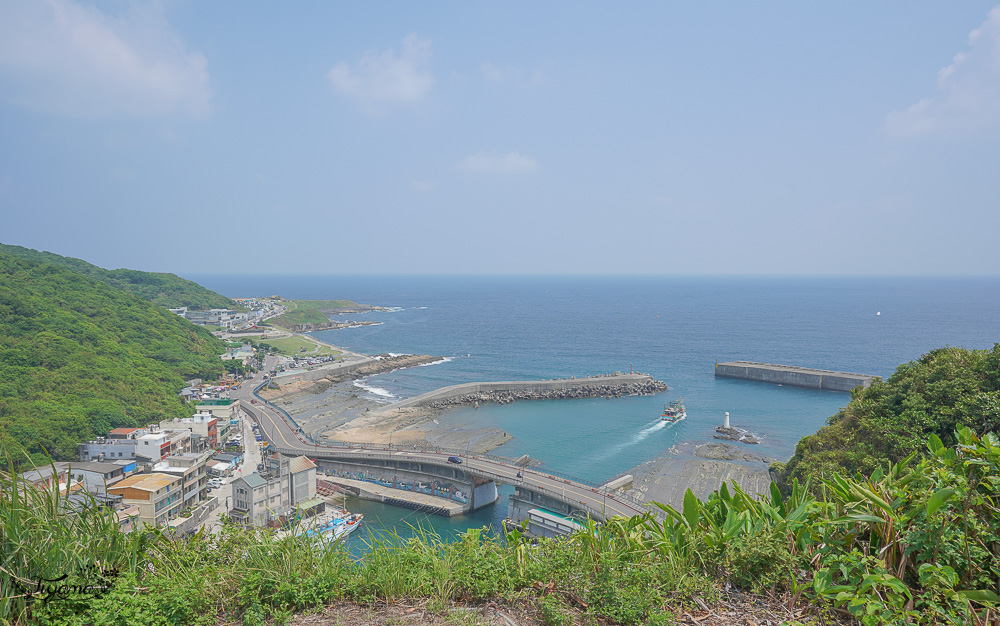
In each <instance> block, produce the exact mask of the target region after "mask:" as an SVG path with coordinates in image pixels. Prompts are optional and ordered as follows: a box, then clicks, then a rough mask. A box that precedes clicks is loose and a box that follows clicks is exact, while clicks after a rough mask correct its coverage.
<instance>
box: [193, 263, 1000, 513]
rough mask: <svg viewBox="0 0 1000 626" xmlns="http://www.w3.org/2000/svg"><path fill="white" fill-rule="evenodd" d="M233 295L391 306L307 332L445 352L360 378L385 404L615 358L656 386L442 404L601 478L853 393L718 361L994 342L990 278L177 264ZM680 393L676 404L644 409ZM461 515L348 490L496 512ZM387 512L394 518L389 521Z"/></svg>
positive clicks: (899, 357)
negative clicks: (227, 271) (452, 272)
mask: <svg viewBox="0 0 1000 626" xmlns="http://www.w3.org/2000/svg"><path fill="white" fill-rule="evenodd" d="M189 278H191V279H192V280H195V281H197V282H199V283H200V284H202V285H204V286H206V287H208V288H209V289H212V290H215V291H217V292H219V293H222V294H224V295H226V296H230V297H248V296H264V295H271V294H279V295H281V296H284V297H286V298H292V299H348V300H354V301H356V302H359V303H365V304H374V305H380V306H385V307H393V310H392V311H389V312H372V313H366V314H360V315H348V316H345V318H344V319H352V320H373V321H377V322H381V323H380V324H378V325H374V326H363V327H358V328H351V329H344V330H337V331H325V332H319V333H316V337H317V338H319V339H321V340H323V341H326V342H329V343H332V344H334V345H337V346H342V347H345V348H348V349H350V350H352V351H355V352H361V353H367V354H378V353H383V352H392V353H417V354H432V355H440V356H445V357H449V358H448V360H447V361H446V362H443V363H439V364H435V365H430V366H425V367H416V368H411V369H407V370H401V371H397V372H392V373H390V374H386V375H382V376H374V377H371V378H370V379H368V380H367V381H365V384H366V385H367V386H368V387H369V388H370V389H371V390H372V397H373V398H374V399H378V400H380V401H383V402H388V401H392V400H394V399H399V398H405V397H409V396H412V395H416V394H419V393H423V392H425V391H430V390H432V389H436V388H438V387H442V386H445V385H452V384H457V383H462V382H470V381H478V380H527V379H541V378H557V377H570V376H586V375H591V374H603V373H609V372H616V371H622V372H628V371H629V370H634V371H639V372H645V373H649V374H652V375H653V376H654V377H655V378H657V379H659V380H663V381H664V382H666V383H667V384H668V385H669V386H670V389H669V391H667V392H666V393H664V394H660V395H658V396H653V397H629V398H621V399H614V400H605V399H600V398H598V399H581V400H562V401H537V402H520V403H514V404H511V405H505V406H491V405H486V406H482V407H481V408H480V409H478V410H475V409H472V408H461V409H456V410H455V412H453V413H452V414H451V415H450V416H449V419H454V420H459V421H462V422H464V423H468V424H470V425H477V424H482V425H484V426H485V425H495V426H498V427H500V428H502V429H503V430H506V431H507V432H508V433H510V434H511V435H513V437H514V439H513V440H511V441H510V442H508V443H507V444H505V445H504V446H502V447H501V448H498V449H497V450H496V453H497V454H503V455H507V456H520V455H522V454H529V455H531V456H532V457H534V458H537V459H541V460H542V461H543V463H544V465H543V467H545V468H549V469H552V470H555V471H559V472H563V473H566V474H570V475H574V476H578V477H581V478H584V479H587V480H591V481H604V480H607V479H609V478H611V477H613V476H615V475H617V474H620V473H622V472H624V471H626V470H628V469H629V468H632V467H634V466H636V465H638V464H640V463H643V462H645V461H649V460H652V459H654V458H656V457H658V456H661V455H662V454H664V453H665V452H666V451H667V449H669V448H670V447H671V446H672V445H674V444H675V443H679V442H682V441H690V440H706V439H710V438H711V434H712V432H713V430H712V429H713V427H714V426H716V425H719V424H721V423H722V420H723V415H724V413H725V412H727V411H728V412H729V413H730V419H731V421H732V423H733V425H735V426H738V427H741V428H744V429H746V430H749V431H751V432H752V433H754V434H756V435H757V436H758V437H760V438H761V444H760V445H759V446H753V451H754V452H757V453H758V454H762V455H769V456H772V457H775V458H778V459H781V460H785V459H787V458H788V457H789V456H791V454H792V453H793V452H794V448H795V444H796V442H797V441H798V440H799V439H800V438H802V437H803V436H805V435H808V434H811V433H813V432H815V431H816V430H817V429H818V428H820V427H821V426H822V425H823V424H824V421H825V420H826V419H827V418H828V417H829V416H831V415H833V414H835V413H836V412H837V411H838V410H839V409H840V408H841V407H843V406H844V405H846V404H847V402H848V401H849V400H850V394H847V393H837V392H829V391H814V390H805V389H798V388H794V387H788V386H777V385H769V384H765V383H756V382H750V381H739V380H727V379H716V378H715V377H714V373H713V370H714V365H715V363H716V362H722V361H733V360H748V361H762V362H768V363H783V364H788V365H799V366H804V367H815V368H820V369H829V370H839V371H847V372H858V373H864V374H874V375H878V376H882V377H884V378H885V377H888V376H890V375H891V374H892V373H893V371H895V369H896V367H898V366H899V365H900V364H902V363H905V362H907V361H910V360H913V359H917V358H919V357H920V356H921V355H922V354H924V353H926V352H928V351H930V350H932V349H934V348H938V347H942V346H946V345H951V346H962V347H966V348H990V347H992V346H993V344H994V343H995V342H997V341H1000V278H992V277H991V278H978V277H977V278H857V277H822V278H815V277H814V278H802V277H794V278H792V277H754V278H746V277H740V278H736V277H603V276H602V277H597V276H594V277H567V276H548V277H546V276H541V277H539V276H531V277H525V276H475V277H471V276H433V277H431V276H419V277H415V276H406V277H388V276H212V275H201V276H190V277H189ZM675 399H683V401H684V404H685V406H686V407H687V413H688V418H687V419H686V420H684V421H682V422H679V423H677V424H673V425H665V424H664V423H663V422H661V421H659V420H658V417H659V415H660V412H661V409H662V407H663V404H664V403H665V402H667V401H669V400H675ZM504 506H505V503H503V502H502V503H500V504H498V505H497V507H495V508H496V510H488V511H482V512H479V513H477V514H476V515H474V516H469V517H467V518H461V519H459V520H448V521H444V520H441V519H440V518H438V519H431V520H426V519H424V518H423V517H421V516H416V517H415V516H414V514H412V513H410V512H402V511H391V510H389V509H390V507H381V506H375V505H371V504H369V503H351V507H352V510H353V509H359V510H361V511H362V512H366V513H367V514H368V515H369V517H379V518H380V519H382V520H383V522H384V523H385V524H386V525H393V524H395V523H397V521H398V520H404V521H414V520H416V519H417V518H419V521H421V523H426V524H429V525H430V526H433V527H434V528H436V529H438V530H449V529H459V530H460V529H462V528H465V527H469V526H481V525H483V524H484V523H490V521H491V520H495V519H496V518H499V519H502V517H503V512H504V511H503V507H504ZM397 518H398V520H397Z"/></svg>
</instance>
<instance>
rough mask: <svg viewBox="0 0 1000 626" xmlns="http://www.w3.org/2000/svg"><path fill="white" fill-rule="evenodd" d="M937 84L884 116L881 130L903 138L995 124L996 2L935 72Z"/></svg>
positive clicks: (999, 39) (999, 63) (998, 102)
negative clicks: (966, 45) (966, 41)
mask: <svg viewBox="0 0 1000 626" xmlns="http://www.w3.org/2000/svg"><path fill="white" fill-rule="evenodd" d="M937 87H938V89H937V94H936V95H934V96H933V97H930V98H924V99H923V100H920V101H919V102H917V103H916V104H914V105H912V106H910V107H909V108H907V109H904V110H902V111H894V112H892V113H890V114H889V115H888V116H886V121H885V124H886V128H887V130H888V131H889V132H890V133H891V134H893V135H895V136H897V137H906V136H912V135H922V134H930V133H942V132H944V133H948V132H958V133H965V132H970V131H977V130H983V129H987V128H991V127H995V126H998V125H1000V6H998V7H994V8H993V10H991V11H990V13H989V15H988V16H987V17H986V21H985V22H983V24H982V26H980V27H979V28H977V29H976V30H974V31H972V32H971V33H969V49H968V50H967V51H966V52H961V53H959V54H957V55H955V58H954V59H952V62H951V65H948V66H947V67H945V68H942V69H941V71H939V72H938V76H937Z"/></svg>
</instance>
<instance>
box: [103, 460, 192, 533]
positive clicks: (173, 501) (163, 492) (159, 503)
mask: <svg viewBox="0 0 1000 626" xmlns="http://www.w3.org/2000/svg"><path fill="white" fill-rule="evenodd" d="M183 486H184V477H183V476H171V475H169V474H164V473H160V472H157V473H153V474H136V475H134V476H129V477H128V478H126V479H124V480H122V481H120V482H118V483H117V484H115V485H114V486H113V487H108V494H109V495H119V496H121V497H122V502H123V504H124V505H125V506H127V507H130V506H136V507H138V508H139V520H140V521H141V522H142V523H143V524H146V525H150V526H164V525H166V523H167V522H169V521H170V520H172V519H174V518H175V517H177V516H178V515H179V514H180V512H181V510H183V508H184V489H183Z"/></svg>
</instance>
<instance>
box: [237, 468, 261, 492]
mask: <svg viewBox="0 0 1000 626" xmlns="http://www.w3.org/2000/svg"><path fill="white" fill-rule="evenodd" d="M237 480H243V481H244V482H245V483H246V484H247V485H249V486H250V488H251V489H254V488H257V487H263V486H264V485H266V484H267V481H266V480H264V477H263V476H261V475H260V474H258V473H257V472H254V473H253V474H250V475H249V476H244V477H243V478H242V479H237Z"/></svg>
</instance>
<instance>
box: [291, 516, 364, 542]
mask: <svg viewBox="0 0 1000 626" xmlns="http://www.w3.org/2000/svg"><path fill="white" fill-rule="evenodd" d="M364 517H365V516H364V514H363V513H354V514H351V515H348V516H346V517H335V518H333V519H331V520H329V521H327V522H325V523H324V524H322V525H321V526H318V527H316V528H310V529H308V530H306V531H305V532H303V533H301V534H302V535H304V536H306V537H308V538H310V539H312V540H314V541H315V542H317V543H319V544H326V545H329V544H331V543H333V542H335V541H337V540H338V539H342V538H346V537H347V536H348V535H350V534H351V533H352V532H354V531H355V530H357V528H358V527H359V526H361V520H362V519H364Z"/></svg>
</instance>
